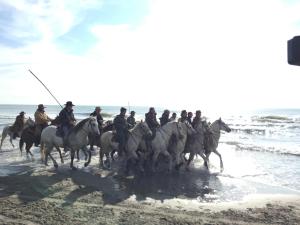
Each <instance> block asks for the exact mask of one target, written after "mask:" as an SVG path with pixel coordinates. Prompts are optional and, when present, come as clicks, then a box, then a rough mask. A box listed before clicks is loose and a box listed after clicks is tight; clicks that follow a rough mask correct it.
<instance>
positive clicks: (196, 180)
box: [0, 105, 300, 201]
mask: <svg viewBox="0 0 300 225" xmlns="http://www.w3.org/2000/svg"><path fill="white" fill-rule="evenodd" d="M94 107H95V106H75V107H74V114H75V118H77V119H78V120H81V119H84V118H86V117H88V116H89V114H90V113H91V112H93V110H94ZM101 107H102V112H103V116H104V119H105V120H111V119H113V118H114V116H115V115H117V114H118V113H119V109H120V106H101ZM36 108H37V106H35V105H0V133H2V129H3V128H4V127H5V126H7V125H10V124H12V123H13V122H14V119H15V117H16V116H17V115H18V114H19V112H20V111H24V112H25V113H26V114H25V116H26V117H32V118H33V115H34V112H35V110H36ZM60 110H61V108H60V107H59V106H51V105H48V106H47V108H46V112H47V114H48V115H49V116H50V117H52V118H54V117H55V116H56V115H58V113H59V111H60ZM130 110H134V111H135V112H136V117H137V119H138V120H141V119H144V115H145V113H146V112H147V111H148V107H134V106H131V107H130ZM156 110H157V113H158V115H161V113H162V111H163V109H162V108H157V109H156ZM171 112H176V113H177V115H178V116H179V115H180V110H174V111H171ZM203 116H205V119H206V120H208V121H210V122H213V121H214V120H216V119H218V118H219V117H222V120H223V121H224V122H225V123H226V124H228V125H229V127H230V128H231V129H232V132H230V133H226V132H222V134H221V138H220V143H219V147H218V151H219V152H220V153H221V155H222V157H223V162H224V171H223V172H222V173H221V172H220V166H219V158H218V157H217V156H216V155H214V154H212V155H211V157H210V175H209V176H208V175H207V172H206V170H205V168H204V167H203V161H202V159H201V158H200V157H198V158H196V159H195V161H194V163H193V165H192V168H193V169H192V171H191V172H185V171H182V172H181V176H182V177H181V178H178V175H176V176H175V177H173V178H174V179H173V178H170V179H169V180H168V179H166V176H163V178H157V179H158V182H157V180H156V181H155V179H154V178H153V177H152V178H151V179H147V181H145V180H143V185H144V186H145V188H144V191H145V189H147V188H149V191H150V192H151V191H155V190H154V189H160V191H161V192H166V193H168V192H170V190H169V189H166V188H165V189H164V188H163V187H165V186H163V187H160V186H159V187H158V186H157V185H159V183H161V182H162V183H163V182H171V185H169V186H170V187H171V188H172V193H174V188H175V189H176V188H178V193H179V194H180V191H182V189H180V188H182V185H184V187H183V188H185V191H184V193H190V194H193V195H191V196H192V198H195V199H198V200H199V201H232V200H240V199H243V198H244V197H245V196H247V195H251V194H285V193H286V194H296V195H299V194H300V109H259V110H248V111H239V112H238V111H236V112H231V113H228V112H227V113H224V115H216V113H213V112H212V113H207V114H206V113H205V112H203ZM4 142H5V143H6V144H5V145H4V147H3V149H2V150H0V176H7V175H9V174H12V173H14V172H18V170H17V169H16V170H13V169H12V168H13V167H11V166H10V165H15V166H16V165H18V161H19V162H20V164H21V163H26V158H25V156H24V155H23V156H19V150H17V147H15V148H12V147H11V146H10V144H9V141H8V139H6V140H5V141H4ZM15 144H16V145H17V141H15ZM35 151H36V154H37V155H38V149H36V150H35ZM33 164H34V165H38V162H37V161H35V162H33ZM33 164H31V165H33ZM95 166H96V165H95ZM16 168H17V167H16ZM169 176H170V177H172V175H169ZM186 177H189V180H187V178H186ZM153 179H154V181H153ZM160 179H162V180H160ZM175 179H177V180H178V179H179V180H180V183H179V182H177V181H176V182H174V180H175ZM147 182H155V184H153V183H151V184H150V183H149V184H148V183H147ZM172 182H173V183H172ZM157 183H158V184H157ZM182 183H184V184H182ZM175 192H176V191H175ZM176 193H177V192H176ZM203 193H204V194H203ZM188 196H189V195H188Z"/></svg>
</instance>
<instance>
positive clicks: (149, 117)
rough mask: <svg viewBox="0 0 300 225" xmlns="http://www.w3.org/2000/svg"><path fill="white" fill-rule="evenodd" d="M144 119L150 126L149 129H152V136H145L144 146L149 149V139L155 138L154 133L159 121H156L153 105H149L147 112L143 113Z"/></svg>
mask: <svg viewBox="0 0 300 225" xmlns="http://www.w3.org/2000/svg"><path fill="white" fill-rule="evenodd" d="M145 117H146V118H145V121H146V123H147V125H148V127H149V128H150V130H151V131H152V136H150V137H148V138H146V146H147V149H148V150H150V148H151V141H152V140H153V139H154V138H155V135H156V129H157V128H158V127H159V123H158V122H157V119H156V112H155V109H154V107H150V108H149V112H148V113H146V114H145Z"/></svg>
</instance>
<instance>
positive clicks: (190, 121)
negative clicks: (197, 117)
mask: <svg viewBox="0 0 300 225" xmlns="http://www.w3.org/2000/svg"><path fill="white" fill-rule="evenodd" d="M186 121H188V122H189V123H190V124H191V125H192V118H190V117H188V118H186Z"/></svg>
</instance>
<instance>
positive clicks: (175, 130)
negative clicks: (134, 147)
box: [140, 122, 184, 172]
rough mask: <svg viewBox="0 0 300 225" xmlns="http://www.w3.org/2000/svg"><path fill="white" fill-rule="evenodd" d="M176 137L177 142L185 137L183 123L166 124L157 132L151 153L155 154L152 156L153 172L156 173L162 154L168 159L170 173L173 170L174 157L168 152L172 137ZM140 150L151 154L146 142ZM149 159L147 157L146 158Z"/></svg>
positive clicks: (152, 142)
mask: <svg viewBox="0 0 300 225" xmlns="http://www.w3.org/2000/svg"><path fill="white" fill-rule="evenodd" d="M172 136H175V139H176V140H179V139H181V138H183V137H184V129H183V123H180V122H169V123H167V124H165V125H164V126H162V127H160V128H158V129H157V131H156V135H155V137H154V139H153V140H152V141H151V150H152V151H151V153H153V156H152V171H153V172H155V171H156V162H157V158H158V156H159V155H160V154H162V155H164V156H166V157H167V158H168V162H169V164H168V171H169V172H170V171H171V169H172V156H171V155H170V153H169V152H168V147H169V144H170V140H171V137H172ZM140 148H141V149H142V150H143V151H144V152H146V153H148V154H146V155H149V154H150V153H149V152H147V148H146V145H145V141H143V142H142V143H141V145H140ZM146 158H147V157H146Z"/></svg>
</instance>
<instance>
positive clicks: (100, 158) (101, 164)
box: [99, 148, 104, 168]
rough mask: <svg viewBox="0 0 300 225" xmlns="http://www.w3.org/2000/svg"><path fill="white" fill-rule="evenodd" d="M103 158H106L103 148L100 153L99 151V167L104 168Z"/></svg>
mask: <svg viewBox="0 0 300 225" xmlns="http://www.w3.org/2000/svg"><path fill="white" fill-rule="evenodd" d="M103 156H104V153H103V149H102V148H101V149H100V151H99V160H100V165H99V167H100V168H101V167H102V168H103V167H104V164H103Z"/></svg>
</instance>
